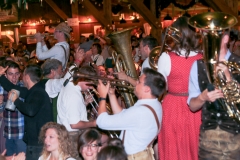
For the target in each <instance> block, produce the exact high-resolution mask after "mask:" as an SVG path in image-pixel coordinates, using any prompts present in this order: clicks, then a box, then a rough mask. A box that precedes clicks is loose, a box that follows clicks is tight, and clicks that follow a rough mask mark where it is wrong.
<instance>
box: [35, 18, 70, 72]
mask: <svg viewBox="0 0 240 160" xmlns="http://www.w3.org/2000/svg"><path fill="white" fill-rule="evenodd" d="M70 31H71V28H70V27H69V26H68V25H67V24H66V23H65V22H62V23H60V24H59V25H58V26H57V27H56V28H55V31H54V38H56V39H57V41H58V43H56V44H55V46H53V47H52V48H51V49H50V50H48V48H47V46H46V44H45V41H44V40H43V37H42V35H41V34H40V33H37V34H36V35H35V38H36V39H37V48H36V53H37V58H38V59H39V60H45V59H48V58H51V59H52V58H54V59H57V60H59V61H60V62H62V67H63V69H64V70H65V69H66V66H67V62H68V57H69V51H70V49H69V44H68V43H67V39H69V38H70Z"/></svg>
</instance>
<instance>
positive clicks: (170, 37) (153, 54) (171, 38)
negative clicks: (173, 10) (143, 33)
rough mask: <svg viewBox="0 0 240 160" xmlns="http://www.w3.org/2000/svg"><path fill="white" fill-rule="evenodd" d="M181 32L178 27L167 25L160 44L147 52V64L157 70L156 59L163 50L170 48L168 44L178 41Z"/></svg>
mask: <svg viewBox="0 0 240 160" xmlns="http://www.w3.org/2000/svg"><path fill="white" fill-rule="evenodd" d="M180 38H181V34H180V32H179V30H178V29H176V28H174V27H167V28H166V31H165V34H164V38H163V41H162V45H161V46H157V47H155V48H153V49H152V50H151V51H150V53H149V64H150V66H151V68H152V69H154V70H157V68H158V59H159V57H160V56H161V54H162V53H163V52H165V51H166V52H168V51H170V50H171V46H170V44H172V43H179V42H180Z"/></svg>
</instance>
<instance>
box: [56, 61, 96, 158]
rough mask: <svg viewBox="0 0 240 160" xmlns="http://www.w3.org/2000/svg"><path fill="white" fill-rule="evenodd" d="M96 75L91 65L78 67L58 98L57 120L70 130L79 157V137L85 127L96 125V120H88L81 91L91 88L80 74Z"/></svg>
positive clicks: (76, 156)
mask: <svg viewBox="0 0 240 160" xmlns="http://www.w3.org/2000/svg"><path fill="white" fill-rule="evenodd" d="M80 73H81V74H87V75H91V76H95V75H96V72H95V71H94V69H93V68H92V67H90V66H84V67H81V68H79V69H78V68H76V70H75V71H74V73H73V80H72V81H70V82H69V83H68V84H67V85H66V86H65V87H63V88H62V89H61V91H60V94H59V96H58V100H57V112H58V115H57V122H58V123H59V124H63V125H64V126H65V127H66V129H67V130H68V132H69V136H70V140H71V141H72V142H73V144H74V145H75V148H76V151H75V156H74V157H75V158H77V159H79V156H78V151H77V139H78V136H79V134H80V133H81V131H82V130H83V129H86V128H89V127H95V126H96V122H95V121H88V119H87V110H86V104H85V100H84V98H83V95H82V93H81V91H87V89H89V88H90V86H88V85H87V84H88V82H86V80H85V81H84V79H83V78H81V77H80V76H79V74H80Z"/></svg>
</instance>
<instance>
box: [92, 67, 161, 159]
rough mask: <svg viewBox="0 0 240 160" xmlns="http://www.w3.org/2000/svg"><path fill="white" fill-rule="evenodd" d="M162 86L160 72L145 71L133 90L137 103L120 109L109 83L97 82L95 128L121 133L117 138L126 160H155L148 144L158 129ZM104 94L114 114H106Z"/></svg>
mask: <svg viewBox="0 0 240 160" xmlns="http://www.w3.org/2000/svg"><path fill="white" fill-rule="evenodd" d="M165 87H166V82H165V79H164V77H163V76H162V75H161V74H160V73H158V72H156V71H154V70H153V69H150V68H145V69H144V70H143V74H142V76H140V78H139V80H138V81H137V85H136V87H135V90H134V92H135V95H136V96H137V97H138V101H137V102H136V103H135V104H134V106H132V107H130V108H128V109H123V108H122V107H121V106H120V105H119V104H118V102H117V98H116V95H115V92H114V89H112V88H110V83H108V84H107V85H106V86H105V85H104V84H103V83H102V82H101V80H99V84H98V88H97V89H98V92H99V95H100V102H99V109H98V115H99V116H98V118H97V121H96V122H97V125H98V127H99V128H101V129H106V130H122V132H121V136H120V137H121V139H122V141H123V144H124V147H125V150H126V152H127V154H128V159H129V160H130V159H134V158H142V159H144V160H153V159H154V158H153V150H152V147H151V142H152V141H153V140H154V139H155V137H156V136H157V134H158V132H159V130H160V125H161V121H162V107H161V104H160V102H159V101H158V97H159V96H160V95H161V94H162V93H163V92H164V91H165ZM107 94H108V97H109V99H110V104H111V106H112V110H113V113H114V115H108V113H107V110H106V107H105V104H106V97H107ZM146 104H147V105H146ZM155 114H156V117H155V116H154V115H155Z"/></svg>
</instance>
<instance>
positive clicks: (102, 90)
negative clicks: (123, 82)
mask: <svg viewBox="0 0 240 160" xmlns="http://www.w3.org/2000/svg"><path fill="white" fill-rule="evenodd" d="M97 90H98V93H99V96H100V98H106V97H107V94H108V96H109V99H110V104H111V107H112V110H113V113H114V114H116V113H119V112H121V111H122V108H121V106H120V105H119V104H118V100H117V97H116V95H115V90H114V89H112V88H110V83H109V82H108V83H107V85H106V86H105V85H104V84H103V83H102V81H101V80H99V84H98V87H97ZM104 112H107V109H106V100H101V101H100V102H99V108H98V115H100V114H101V113H104Z"/></svg>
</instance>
